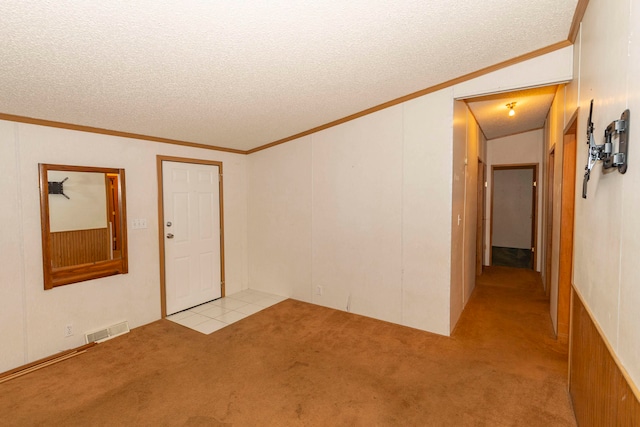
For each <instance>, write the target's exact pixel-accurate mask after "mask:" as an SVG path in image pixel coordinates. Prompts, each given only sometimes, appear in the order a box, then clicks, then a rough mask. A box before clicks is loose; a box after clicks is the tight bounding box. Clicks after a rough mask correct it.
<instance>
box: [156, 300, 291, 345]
mask: <svg viewBox="0 0 640 427" xmlns="http://www.w3.org/2000/svg"><path fill="white" fill-rule="evenodd" d="M286 299H287V298H286V297H281V296H279V295H273V294H268V293H265V292H260V291H254V290H252V289H245V290H244V291H240V292H238V293H236V294H233V295H229V296H226V297H224V298H220V299H217V300H214V301H210V302H208V303H205V304H201V305H198V306H196V307H193V308H190V309H188V310H184V311H181V312H179V313H176V314H172V315H171V316H167V320H171V321H172V322H176V323H178V324H180V325H182V326H186V327H187V328H191V329H193V330H195V331H198V332H202V333H203V334H210V333H212V332H215V331H217V330H219V329H222V328H224V327H225V326H227V325H230V324H232V323H233V322H237V321H238V320H240V319H244V318H245V317H247V316H251V315H252V314H255V313H257V312H259V311H260V310H263V309H265V308H267V307H271V306H272V305H274V304H277V303H279V302H281V301H284V300H286Z"/></svg>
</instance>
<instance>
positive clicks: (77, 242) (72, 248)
mask: <svg viewBox="0 0 640 427" xmlns="http://www.w3.org/2000/svg"><path fill="white" fill-rule="evenodd" d="M109 243H110V239H109V230H108V229H107V228H94V229H90V230H74V231H60V232H56V233H51V264H52V266H53V267H54V268H57V267H66V266H70V265H78V264H88V263H92V262H96V261H104V260H107V259H109V252H110V249H109Z"/></svg>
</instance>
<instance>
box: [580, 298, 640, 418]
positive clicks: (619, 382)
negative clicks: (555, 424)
mask: <svg viewBox="0 0 640 427" xmlns="http://www.w3.org/2000/svg"><path fill="white" fill-rule="evenodd" d="M572 300H573V309H572V326H571V353H570V354H571V360H570V366H571V368H570V385H569V391H570V393H571V398H572V400H573V409H574V411H575V414H576V419H577V421H578V425H580V426H613V425H616V426H637V425H640V403H639V402H638V398H637V397H636V396H635V395H634V390H633V389H632V387H633V383H628V382H627V380H626V378H625V375H624V374H623V372H622V371H621V370H620V368H618V365H617V364H616V362H615V360H614V358H613V356H612V355H611V352H610V351H609V349H608V347H607V345H606V344H605V342H604V340H603V338H602V336H601V335H600V333H599V331H598V329H597V327H596V326H595V324H594V323H593V321H592V320H591V316H590V315H589V312H588V311H587V309H586V308H585V306H584V305H583V304H582V301H581V300H580V297H579V296H578V294H577V293H576V292H575V291H574V293H573V298H572ZM636 391H637V390H636Z"/></svg>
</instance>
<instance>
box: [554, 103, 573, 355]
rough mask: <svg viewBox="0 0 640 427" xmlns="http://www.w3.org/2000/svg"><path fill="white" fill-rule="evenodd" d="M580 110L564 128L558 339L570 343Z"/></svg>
mask: <svg viewBox="0 0 640 427" xmlns="http://www.w3.org/2000/svg"><path fill="white" fill-rule="evenodd" d="M577 146H578V110H576V111H575V112H574V113H573V115H572V116H571V118H570V119H569V121H568V123H567V126H565V128H564V130H563V132H562V178H561V183H560V186H561V190H560V245H559V250H558V258H559V259H558V287H557V289H558V298H557V301H558V304H557V310H558V311H557V324H558V333H557V339H558V341H560V342H561V343H563V344H568V341H569V330H570V322H571V317H570V312H571V287H572V286H573V239H574V225H575V203H576V194H577V193H576V173H577V170H578V169H577V164H576V161H577Z"/></svg>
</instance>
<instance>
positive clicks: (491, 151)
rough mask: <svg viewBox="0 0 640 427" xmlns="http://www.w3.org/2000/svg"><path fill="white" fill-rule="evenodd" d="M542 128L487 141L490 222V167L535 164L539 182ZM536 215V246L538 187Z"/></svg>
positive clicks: (538, 234) (487, 260)
mask: <svg viewBox="0 0 640 427" xmlns="http://www.w3.org/2000/svg"><path fill="white" fill-rule="evenodd" d="M543 135H544V130H543V129H538V130H534V131H530V132H524V133H520V134H517V135H511V136H505V137H504V138H496V139H491V140H489V141H487V172H488V173H487V175H488V176H487V182H488V187H487V220H488V223H489V224H491V197H492V194H491V188H492V181H491V180H492V177H491V167H492V166H499V165H515V164H537V165H538V177H537V182H538V183H541V182H542V181H541V179H540V178H541V171H542V147H543V144H544V139H543ZM538 190H539V191H538V210H537V212H538V216H537V227H536V228H537V231H536V233H537V236H538V247H540V242H541V241H542V240H541V237H540V236H541V230H542V196H543V194H542V193H543V191H541V188H540V187H539V188H538ZM490 238H491V233H490V232H488V233H487V247H490V246H491V243H490ZM485 256H486V259H485V262H486V263H487V264H488V263H489V261H490V260H489V251H486V255H485ZM541 262H542V257H541V256H538V257H537V263H536V270H537V271H540V266H541Z"/></svg>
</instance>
